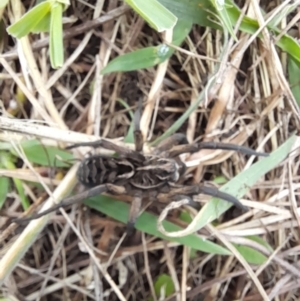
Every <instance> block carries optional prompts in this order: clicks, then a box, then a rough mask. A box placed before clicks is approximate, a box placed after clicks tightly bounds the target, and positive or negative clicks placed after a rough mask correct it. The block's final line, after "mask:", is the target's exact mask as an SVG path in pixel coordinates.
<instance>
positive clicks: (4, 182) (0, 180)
mask: <svg viewBox="0 0 300 301" xmlns="http://www.w3.org/2000/svg"><path fill="white" fill-rule="evenodd" d="M1 167H2V166H1ZM8 190H9V179H8V178H6V177H0V210H1V208H2V207H3V205H4V202H5V200H6V197H7V193H8Z"/></svg>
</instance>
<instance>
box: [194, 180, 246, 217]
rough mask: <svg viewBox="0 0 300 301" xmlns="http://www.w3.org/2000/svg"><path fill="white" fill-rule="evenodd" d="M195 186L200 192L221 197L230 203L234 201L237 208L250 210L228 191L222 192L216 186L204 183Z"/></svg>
mask: <svg viewBox="0 0 300 301" xmlns="http://www.w3.org/2000/svg"><path fill="white" fill-rule="evenodd" d="M193 186H195V188H196V190H197V189H198V191H199V193H203V194H207V195H210V196H212V197H216V198H220V199H222V200H224V201H227V202H229V203H232V204H233V205H235V206H236V207H237V208H239V209H241V210H242V211H248V208H247V207H245V206H244V205H243V204H242V203H241V202H240V201H239V200H238V199H237V198H236V197H234V196H232V195H230V194H228V193H226V192H222V191H220V190H219V189H217V188H215V187H208V186H204V185H193Z"/></svg>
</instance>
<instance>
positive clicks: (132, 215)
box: [127, 196, 142, 235]
mask: <svg viewBox="0 0 300 301" xmlns="http://www.w3.org/2000/svg"><path fill="white" fill-rule="evenodd" d="M141 206H142V197H141V196H135V197H134V198H133V200H132V203H131V207H130V211H129V218H128V222H127V233H128V235H130V234H132V233H133V232H134V226H135V222H136V220H137V218H138V216H139V213H140V211H141Z"/></svg>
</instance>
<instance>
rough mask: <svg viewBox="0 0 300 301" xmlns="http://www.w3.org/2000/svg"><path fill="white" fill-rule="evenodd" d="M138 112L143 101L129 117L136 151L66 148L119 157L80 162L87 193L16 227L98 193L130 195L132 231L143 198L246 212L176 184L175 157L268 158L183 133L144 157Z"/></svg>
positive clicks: (208, 190)
mask: <svg viewBox="0 0 300 301" xmlns="http://www.w3.org/2000/svg"><path fill="white" fill-rule="evenodd" d="M141 109H142V102H139V105H138V109H137V110H136V112H135V116H134V128H135V130H134V144H135V150H131V149H128V148H126V147H122V146H119V145H116V144H114V143H112V142H110V141H107V140H105V139H101V140H98V141H95V142H86V143H76V144H73V145H71V146H69V147H67V149H72V148H76V147H82V146H89V147H93V148H99V147H102V148H104V149H107V150H111V151H114V152H116V153H117V154H118V157H110V156H106V155H99V154H94V155H89V156H88V157H86V158H85V159H83V160H82V161H81V163H80V166H79V168H78V171H77V178H78V181H79V182H80V183H81V184H83V185H84V186H85V187H87V188H89V189H88V190H86V191H84V192H82V193H78V194H77V195H75V196H71V197H67V198H65V199H63V200H62V201H61V202H60V203H59V204H57V205H55V206H53V207H51V208H49V209H48V210H45V211H43V212H41V213H37V214H35V215H32V216H31V217H27V218H20V219H17V220H15V221H16V222H18V223H20V222H24V221H29V220H32V219H36V218H39V217H41V216H43V215H45V214H48V213H50V212H52V211H55V210H57V209H58V208H61V207H65V206H68V205H71V204H75V203H78V202H81V201H82V200H84V199H87V198H90V197H94V196H97V195H100V194H102V193H109V194H111V195H129V196H131V197H132V198H133V199H132V204H131V209H130V211H129V220H128V223H127V227H128V230H130V229H133V228H134V225H135V221H136V219H137V217H138V215H139V213H140V209H141V204H142V200H143V199H145V198H147V199H149V200H150V201H158V202H162V203H169V202H171V201H179V200H182V199H188V200H189V204H190V205H191V206H195V204H196V202H194V201H193V199H192V197H193V196H195V195H198V194H200V193H201V194H206V195H210V196H213V197H217V198H220V199H223V200H225V201H227V202H230V203H232V204H234V205H235V206H236V207H238V208H240V209H241V210H244V211H246V210H247V208H246V207H245V206H243V205H242V204H241V203H240V202H239V200H238V199H236V198H235V197H233V196H232V195H230V194H227V193H225V192H221V191H219V190H218V189H216V188H213V187H208V186H205V185H202V184H193V185H189V186H187V185H182V184H179V180H181V179H182V176H183V175H184V173H185V170H186V165H185V164H184V162H182V161H181V159H180V158H179V155H180V154H183V153H194V152H197V151H199V150H200V149H222V150H232V151H239V152H241V153H244V154H247V155H256V156H267V155H268V154H266V153H259V152H256V151H254V150H252V149H250V148H248V147H244V146H239V145H235V144H229V143H219V142H200V143H192V144H189V143H188V141H187V138H186V136H185V135H184V134H174V135H172V136H170V137H169V138H167V139H166V140H164V141H163V142H161V143H160V144H159V145H158V146H157V147H156V148H155V149H154V151H152V153H150V154H144V153H143V144H144V141H143V137H142V133H141V131H140V115H141Z"/></svg>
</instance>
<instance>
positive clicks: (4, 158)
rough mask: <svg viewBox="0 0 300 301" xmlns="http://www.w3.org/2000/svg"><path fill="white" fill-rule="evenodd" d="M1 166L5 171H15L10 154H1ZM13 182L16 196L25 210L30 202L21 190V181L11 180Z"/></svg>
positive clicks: (22, 189)
mask: <svg viewBox="0 0 300 301" xmlns="http://www.w3.org/2000/svg"><path fill="white" fill-rule="evenodd" d="M1 166H3V167H4V168H6V169H9V170H14V169H16V166H15V164H14V162H13V158H12V155H11V154H9V153H4V152H2V153H1ZM13 182H14V184H15V187H16V189H17V191H18V195H19V197H20V200H21V204H22V206H23V209H24V210H26V209H27V208H28V207H29V206H30V202H29V200H28V199H27V197H26V195H25V191H24V188H23V183H22V181H21V180H19V179H15V178H13Z"/></svg>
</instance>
